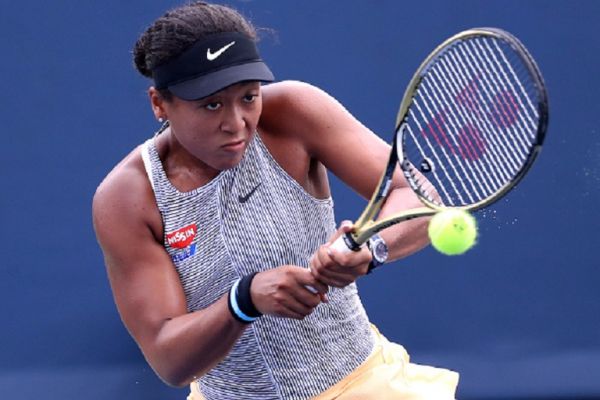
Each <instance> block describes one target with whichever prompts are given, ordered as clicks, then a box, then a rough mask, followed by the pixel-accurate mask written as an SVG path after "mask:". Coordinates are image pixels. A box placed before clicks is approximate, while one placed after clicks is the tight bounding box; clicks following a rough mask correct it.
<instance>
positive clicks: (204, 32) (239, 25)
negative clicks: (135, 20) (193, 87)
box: [133, 1, 256, 100]
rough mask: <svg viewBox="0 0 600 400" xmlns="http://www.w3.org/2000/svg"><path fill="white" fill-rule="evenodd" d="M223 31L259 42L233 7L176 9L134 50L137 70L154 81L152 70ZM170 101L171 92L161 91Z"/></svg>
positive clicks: (150, 29)
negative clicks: (240, 34)
mask: <svg viewBox="0 0 600 400" xmlns="http://www.w3.org/2000/svg"><path fill="white" fill-rule="evenodd" d="M221 32H241V33H244V34H245V35H247V36H248V37H250V38H252V39H254V40H256V30H255V28H254V26H252V24H251V23H250V22H249V21H247V20H246V19H245V18H244V17H243V16H242V15H241V14H240V13H238V12H237V11H236V10H234V9H233V8H230V7H226V6H222V5H218V4H209V3H206V2H203V1H196V2H194V3H191V4H186V5H183V6H180V7H177V8H174V9H172V10H170V11H168V12H166V13H165V14H164V15H163V16H162V17H160V18H158V19H157V20H156V21H154V23H153V24H152V25H150V27H148V29H146V31H145V32H144V33H143V34H142V35H141V36H140V38H139V39H138V40H137V42H136V43H135V46H134V48H133V62H134V65H135V68H136V69H137V70H138V71H139V73H140V74H142V75H143V76H145V77H148V78H152V70H153V69H154V68H156V67H157V66H159V65H161V64H163V63H165V62H167V61H169V60H170V59H172V58H173V57H176V56H178V55H179V54H181V53H182V52H184V51H185V50H187V49H188V48H189V47H191V46H192V45H194V43H196V42H197V41H198V40H200V39H202V38H204V37H206V36H208V35H210V34H213V33H221ZM160 93H161V95H162V96H163V97H164V98H165V100H170V99H171V93H170V92H169V90H168V89H163V90H161V91H160Z"/></svg>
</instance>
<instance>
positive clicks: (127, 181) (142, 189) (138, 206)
mask: <svg viewBox="0 0 600 400" xmlns="http://www.w3.org/2000/svg"><path fill="white" fill-rule="evenodd" d="M140 152H141V146H139V147H138V148H136V149H134V150H133V151H132V152H131V153H129V155H127V156H126V157H125V158H124V159H123V160H122V161H121V162H120V163H119V164H117V165H116V166H115V167H114V168H113V170H112V171H111V172H110V173H109V174H108V175H107V176H106V177H105V178H104V180H103V181H102V182H101V183H100V185H99V186H98V188H97V189H96V193H95V194H94V199H93V203H92V214H93V222H94V229H95V230H96V235H97V236H98V240H99V242H100V245H101V246H102V247H103V249H105V250H106V247H108V246H109V245H110V241H111V239H110V238H111V237H112V238H117V237H119V236H121V231H123V230H125V231H126V230H129V229H132V230H134V229H141V230H145V229H148V228H150V230H151V231H152V232H153V234H154V233H155V232H154V231H155V230H156V229H159V230H160V224H161V222H160V214H159V212H158V209H157V207H156V203H155V201H154V194H153V192H152V187H151V185H150V181H149V179H148V177H147V175H146V172H145V170H144V165H143V161H142V158H141V153H140ZM157 224H158V225H157Z"/></svg>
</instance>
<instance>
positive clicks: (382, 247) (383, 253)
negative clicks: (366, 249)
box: [373, 240, 388, 263]
mask: <svg viewBox="0 0 600 400" xmlns="http://www.w3.org/2000/svg"><path fill="white" fill-rule="evenodd" d="M373 256H374V257H375V258H376V259H377V261H379V262H381V263H383V262H385V261H386V260H387V257H388V248H387V246H386V244H385V242H384V241H383V240H378V241H377V242H375V246H374V248H373Z"/></svg>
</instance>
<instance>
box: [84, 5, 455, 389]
mask: <svg viewBox="0 0 600 400" xmlns="http://www.w3.org/2000/svg"><path fill="white" fill-rule="evenodd" d="M256 40H257V39H256V32H255V29H254V28H253V27H252V25H251V24H250V23H249V22H248V21H247V20H245V19H244V18H243V17H242V16H241V15H240V14H238V13H237V12H236V11H234V10H233V9H231V8H228V7H224V6H220V5H213V4H207V3H204V2H196V3H192V4H189V5H184V6H181V7H179V8H176V9H174V10H171V11H169V12H167V13H166V14H165V15H163V16H162V17H160V18H158V19H157V20H156V21H155V22H154V23H153V24H152V25H151V26H150V27H149V28H148V29H147V30H146V31H145V32H144V33H143V34H142V35H141V37H140V38H139V40H138V41H137V43H136V45H135V48H134V58H135V65H136V67H137V69H138V70H139V72H140V73H141V74H142V75H144V76H146V77H148V78H150V79H151V80H152V83H151V87H150V88H149V90H148V95H149V99H150V105H151V107H152V110H153V112H154V115H155V116H156V118H157V120H159V121H162V122H163V123H162V127H161V128H160V129H159V130H158V132H157V133H156V134H155V135H154V136H153V137H151V138H149V139H148V140H147V141H146V142H145V143H143V144H142V145H140V146H139V147H138V148H136V149H135V150H133V151H132V152H131V153H130V154H129V155H128V156H127V157H125V159H124V160H122V161H121V162H120V163H119V164H118V165H117V166H116V167H115V168H114V169H113V170H112V171H111V172H110V173H109V174H108V176H107V177H106V178H105V179H104V181H103V182H102V183H101V184H100V186H99V187H98V190H97V192H96V195H95V197H94V203H93V217H94V226H95V229H96V234H97V237H98V241H99V243H100V245H101V247H102V250H103V252H104V257H105V262H106V267H107V271H108V276H109V280H110V283H111V287H112V290H113V293H114V298H115V301H116V304H117V307H118V310H119V313H120V315H121V317H122V319H123V322H124V324H125V325H126V327H127V329H128V330H129V332H130V333H131V335H132V336H133V338H134V339H135V340H136V342H137V344H138V345H139V347H140V348H141V350H142V352H143V354H144V356H145V357H146V359H147V361H148V363H149V364H150V365H151V366H152V368H153V369H154V370H155V371H156V373H157V374H158V375H159V376H160V377H161V379H163V380H164V381H165V382H166V383H167V384H169V385H173V386H184V385H188V384H190V385H191V393H190V395H189V397H188V398H189V399H192V400H201V399H206V400H212V399H227V400H232V399H244V400H249V399H260V400H267V399H308V398H316V399H333V398H335V399H342V400H343V399H346V400H347V399H378V400H381V399H405V398H407V399H408V398H410V399H453V398H454V392H455V388H456V384H457V380H458V375H457V374H456V373H454V372H451V371H448V370H444V369H438V368H433V367H427V366H419V365H415V364H411V363H409V359H408V355H407V353H406V351H405V350H404V348H403V347H401V346H400V345H397V344H392V343H389V342H388V341H387V340H386V339H385V338H384V337H383V336H382V335H381V334H379V333H378V332H377V330H376V329H375V328H374V327H373V326H372V325H371V324H370V323H369V319H368V317H367V315H366V313H365V310H364V308H363V306H362V304H361V301H360V299H359V296H358V294H357V288H356V284H355V280H356V279H357V278H359V277H361V276H363V275H365V274H366V273H367V272H368V271H369V269H372V268H373V267H376V266H379V265H381V264H382V263H383V262H385V261H386V259H388V260H391V259H397V258H401V257H404V256H406V255H408V254H411V253H413V252H415V251H417V250H419V249H421V248H422V247H424V246H425V245H426V244H427V238H426V226H425V224H426V222H424V221H419V220H415V221H411V222H408V223H404V224H400V225H398V226H396V227H394V228H392V229H394V232H393V233H394V234H393V235H388V236H386V235H385V233H384V235H383V237H378V238H376V239H374V240H372V243H371V245H370V246H369V248H370V249H372V250H373V254H372V252H371V250H369V248H364V249H362V250H360V251H357V252H352V253H350V254H340V253H337V252H336V251H334V250H332V249H329V244H331V243H332V241H333V240H335V239H336V238H337V237H338V236H340V235H341V234H342V233H346V232H348V231H349V230H350V229H351V226H349V224H347V223H343V224H341V227H340V228H339V229H337V230H336V228H335V226H336V225H335V221H334V213H333V202H332V199H331V197H330V189H329V184H328V181H327V170H330V171H331V172H332V173H334V174H335V175H336V176H338V177H339V178H340V179H341V180H343V181H344V182H345V183H346V184H348V185H349V186H350V187H352V188H353V189H354V190H356V191H357V192H358V193H360V194H361V195H362V196H364V197H365V198H367V197H369V196H370V195H371V192H372V191H373V189H374V187H375V186H376V185H377V179H378V177H379V176H380V173H381V171H382V169H383V168H384V166H385V161H386V158H387V155H388V153H389V147H388V145H387V144H385V143H384V142H383V141H382V140H380V139H379V138H378V137H377V136H376V135H375V134H373V133H372V132H370V131H369V130H368V129H367V128H365V127H364V126H363V125H361V124H360V123H359V122H358V121H357V120H356V119H355V118H353V117H352V115H350V114H349V113H348V112H347V111H346V110H345V109H344V108H343V107H342V106H341V105H340V104H339V103H338V102H337V101H335V100H334V99H333V98H332V97H330V96H329V95H328V94H326V93H324V92H323V91H321V90H319V89H317V88H315V87H313V86H310V85H308V84H305V83H299V82H279V83H271V84H266V85H262V83H267V82H271V81H273V80H274V78H273V75H272V73H271V71H270V70H269V68H268V67H267V65H266V64H265V63H264V62H263V61H262V60H261V58H260V56H259V54H258V51H257V46H256ZM357 160H360V168H357ZM417 204H418V200H417V199H416V197H415V196H414V194H413V192H412V191H411V190H410V189H408V188H407V187H406V183H405V182H404V181H403V180H402V178H400V176H398V178H397V180H396V181H395V183H394V188H393V192H392V194H391V195H390V197H389V199H388V201H387V204H386V206H385V208H384V209H383V211H382V212H383V213H385V212H386V208H387V209H388V210H389V209H391V208H393V209H395V210H397V209H399V208H408V207H414V206H415V205H417ZM392 237H393V239H392ZM386 248H387V249H386ZM375 249H377V250H375ZM386 253H389V258H388V254H386Z"/></svg>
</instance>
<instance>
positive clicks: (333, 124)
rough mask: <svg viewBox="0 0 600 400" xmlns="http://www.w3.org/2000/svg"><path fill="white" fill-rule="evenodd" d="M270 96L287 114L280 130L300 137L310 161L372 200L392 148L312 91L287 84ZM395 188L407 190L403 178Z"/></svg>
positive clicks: (329, 99)
mask: <svg viewBox="0 0 600 400" xmlns="http://www.w3.org/2000/svg"><path fill="white" fill-rule="evenodd" d="M271 86H274V85H271ZM270 89H271V88H270ZM271 92H272V93H269V96H276V97H277V98H278V101H277V103H278V107H280V108H282V109H283V110H284V111H282V110H280V111H279V112H278V114H279V115H285V116H286V118H284V119H282V120H283V121H282V122H281V123H282V124H285V126H284V127H281V128H280V130H282V131H285V132H290V134H292V135H294V136H295V137H297V138H298V140H299V141H300V142H301V143H302V145H303V146H304V147H305V149H306V151H307V153H308V154H309V156H310V157H312V158H314V159H316V160H318V161H319V162H321V163H322V164H323V165H324V166H325V167H326V168H327V169H329V170H330V171H331V172H332V173H333V174H334V175H336V176H337V177H338V178H340V179H341V180H342V181H343V182H345V183H346V184H347V185H349V186H350V187H352V188H353V189H354V190H355V191H356V192H358V193H359V194H361V195H362V196H363V197H365V198H368V197H370V196H371V194H372V193H373V191H374V189H375V187H376V185H377V182H378V180H379V177H380V176H381V174H382V173H383V170H384V168H385V166H386V163H387V160H388V157H389V152H390V146H389V145H388V144H387V143H385V142H384V141H383V140H382V139H381V138H379V137H378V136H377V135H375V134H374V133H373V132H372V131H370V130H369V129H368V128H367V127H365V126H364V125H363V124H362V123H360V122H359V121H358V120H357V119H356V118H355V117H354V116H352V114H350V113H349V112H348V111H347V110H346V109H345V108H344V107H343V106H342V105H341V104H340V103H339V102H338V101H337V100H335V99H334V98H333V97H331V96H330V95H328V94H327V93H325V92H324V91H322V90H320V89H318V88H316V87H314V86H311V85H308V84H305V83H301V82H283V83H280V84H279V86H274V87H273V88H272V89H271ZM394 185H395V186H396V187H405V186H406V182H405V180H404V178H402V177H401V176H400V174H396V177H395V179H394Z"/></svg>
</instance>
